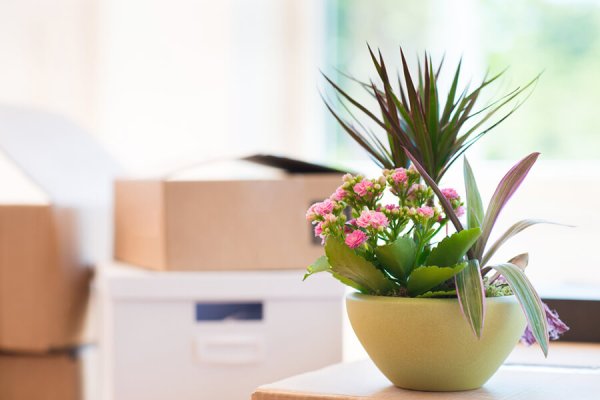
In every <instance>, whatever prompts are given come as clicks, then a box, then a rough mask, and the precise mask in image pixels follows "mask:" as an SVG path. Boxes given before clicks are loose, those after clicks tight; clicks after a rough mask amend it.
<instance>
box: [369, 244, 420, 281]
mask: <svg viewBox="0 0 600 400" xmlns="http://www.w3.org/2000/svg"><path fill="white" fill-rule="evenodd" d="M416 254H417V246H416V244H415V242H414V240H412V239H411V238H409V237H406V236H400V237H399V238H398V239H396V240H395V241H394V242H392V243H389V244H386V245H384V246H379V247H377V249H375V255H376V256H377V261H379V263H380V264H381V265H382V266H383V268H384V269H385V270H386V271H387V272H388V273H389V274H390V275H392V276H393V277H394V278H397V279H400V280H402V281H404V280H406V277H407V276H408V275H409V274H410V272H411V270H412V267H413V265H414V263H415V256H416Z"/></svg>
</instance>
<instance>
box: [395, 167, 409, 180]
mask: <svg viewBox="0 0 600 400" xmlns="http://www.w3.org/2000/svg"><path fill="white" fill-rule="evenodd" d="M392 180H393V181H394V182H395V183H404V182H406V181H407V180H408V176H407V175H406V170H405V169H404V168H396V169H395V170H394V172H393V173H392Z"/></svg>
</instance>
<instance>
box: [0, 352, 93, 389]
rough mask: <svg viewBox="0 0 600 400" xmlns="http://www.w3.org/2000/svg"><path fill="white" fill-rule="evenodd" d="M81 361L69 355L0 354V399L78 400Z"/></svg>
mask: <svg viewBox="0 0 600 400" xmlns="http://www.w3.org/2000/svg"><path fill="white" fill-rule="evenodd" d="M81 369H82V368H81V362H80V361H79V360H78V358H77V356H76V355H75V354H73V353H69V352H64V353H54V354H47V355H39V356H32V355H14V354H0V399H2V400H81V398H82V396H83V395H82V392H83V388H82V382H81V373H82V371H81Z"/></svg>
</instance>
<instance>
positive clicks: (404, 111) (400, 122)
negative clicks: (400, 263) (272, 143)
mask: <svg viewBox="0 0 600 400" xmlns="http://www.w3.org/2000/svg"><path fill="white" fill-rule="evenodd" d="M369 54H370V56H371V60H372V62H373V66H374V67H375V70H376V72H377V75H378V78H379V80H380V81H381V84H380V85H376V84H375V83H374V82H373V81H371V82H370V83H366V82H360V81H357V82H358V84H359V85H361V87H363V88H364V89H365V90H367V92H368V93H369V94H370V95H371V96H372V97H373V98H374V99H375V101H376V103H377V105H378V108H379V109H378V110H377V112H373V111H370V110H369V109H368V108H367V107H366V106H365V105H363V104H361V103H360V102H359V101H357V100H356V99H354V98H353V97H352V96H350V95H349V94H348V92H347V91H345V90H344V89H342V88H341V87H340V86H339V85H338V84H336V83H335V82H333V80H332V79H330V78H329V77H327V76H326V75H324V77H325V80H326V81H327V83H328V84H329V85H330V86H331V87H332V88H333V89H334V91H335V92H336V94H337V96H338V99H339V100H340V102H341V103H342V105H343V108H344V109H345V110H346V111H348V114H349V115H350V120H346V119H344V118H343V117H342V116H341V114H339V113H338V112H336V111H335V110H334V108H333V106H332V105H331V104H330V103H329V102H328V101H327V100H325V99H324V101H325V104H326V106H327V108H328V110H329V111H330V112H331V113H332V115H333V116H334V118H335V119H336V120H337V122H338V123H339V124H340V126H341V127H342V128H343V129H344V131H345V132H346V133H348V134H349V135H350V137H352V138H353V139H354V140H355V141H356V142H357V143H358V144H359V145H360V146H361V147H363V148H364V149H365V150H366V151H367V152H368V153H369V155H370V156H371V157H372V158H373V159H374V160H375V161H376V162H377V164H379V165H380V166H381V167H382V168H389V169H391V168H396V167H405V166H407V165H408V158H407V156H406V154H405V151H404V150H405V149H406V150H407V151H408V152H409V153H410V154H411V155H412V156H413V157H415V158H416V159H417V160H418V162H419V164H421V165H422V166H423V167H424V169H425V170H426V171H427V173H428V175H429V176H431V177H432V179H433V180H434V181H435V182H439V181H440V180H441V178H442V176H443V175H444V174H445V173H446V172H447V171H448V168H449V167H450V166H451V165H452V164H453V163H454V162H455V161H456V160H457V159H458V158H459V157H460V156H461V155H462V154H463V153H464V152H465V151H466V150H467V149H468V148H469V147H470V146H471V145H472V144H473V143H475V142H476V141H477V140H478V139H480V138H481V137H482V136H483V135H485V134H486V133H487V132H489V131H490V130H491V129H493V128H494V127H496V126H497V125H498V124H499V123H501V122H502V121H504V120H505V119H506V118H507V117H508V116H509V115H511V114H512V113H513V112H514V111H515V110H516V109H517V108H518V107H519V106H520V105H521V104H522V102H523V101H524V99H525V98H526V94H527V92H528V89H529V88H530V87H532V85H533V84H534V83H535V82H536V81H537V77H536V78H535V79H533V80H532V81H530V82H529V83H528V84H526V85H525V86H524V87H522V88H516V89H514V90H513V91H511V92H509V93H507V94H506V95H504V96H502V97H500V98H499V99H498V100H496V101H494V102H492V103H491V104H488V105H486V106H480V107H477V105H478V104H479V99H480V96H481V94H482V93H483V92H484V91H485V88H487V87H489V86H490V85H491V84H492V83H493V82H495V81H497V80H498V78H500V76H502V73H500V74H497V75H495V76H493V77H491V78H489V79H484V80H483V81H482V83H480V84H479V85H477V86H476V87H475V89H473V90H472V91H469V89H468V87H467V88H464V89H459V88H458V82H459V80H460V73H461V63H459V64H458V65H457V67H456V70H455V72H454V76H453V79H452V84H451V87H450V89H449V90H448V93H447V94H446V95H445V96H442V95H441V94H440V92H439V84H438V79H439V75H440V72H441V69H442V67H443V63H442V62H440V63H439V64H438V65H437V66H436V67H434V65H433V62H432V59H431V56H430V55H429V54H427V53H425V55H424V56H423V58H422V59H421V60H420V61H419V69H418V72H417V74H416V75H415V74H414V73H411V72H410V69H409V67H408V62H407V61H406V58H405V57H404V53H403V51H402V49H400V57H401V63H402V68H401V72H400V73H399V74H398V83H397V84H395V83H393V82H392V79H391V78H390V75H389V73H388V70H387V67H386V65H385V62H384V60H383V56H382V55H381V52H379V53H378V55H377V56H376V55H375V54H374V53H373V51H372V50H371V48H370V47H369ZM421 67H422V68H421ZM415 76H416V77H415ZM442 98H443V102H442ZM351 108H353V109H354V110H356V111H359V112H360V113H362V114H364V115H365V116H366V117H368V118H369V119H370V120H371V121H373V122H374V123H375V125H376V126H378V127H379V128H381V129H382V130H383V131H384V132H385V134H386V136H387V144H384V143H382V142H381V141H380V140H379V138H378V137H377V136H376V134H375V133H373V132H372V131H371V130H370V129H368V128H365V127H364V125H363V124H361V123H360V122H358V119H357V118H356V117H355V116H354V115H353V114H352V111H351ZM353 121H354V122H357V125H358V126H356V125H355V124H354V123H353ZM467 121H468V122H467Z"/></svg>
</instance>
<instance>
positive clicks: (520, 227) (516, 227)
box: [481, 219, 570, 266]
mask: <svg viewBox="0 0 600 400" xmlns="http://www.w3.org/2000/svg"><path fill="white" fill-rule="evenodd" d="M536 224H552V225H562V226H570V225H564V224H559V223H556V222H551V221H546V220H543V219H524V220H521V221H519V222H517V223H515V224H513V225H512V226H511V227H510V228H508V230H507V231H506V232H504V234H503V235H502V236H500V237H499V238H498V240H496V241H495V242H494V244H492V245H491V246H490V248H489V249H488V250H487V252H486V253H485V256H483V259H482V260H481V265H484V266H485V265H486V264H487V263H488V262H489V261H490V259H491V258H492V256H493V255H494V254H495V253H496V251H498V249H499V248H500V247H502V245H503V244H504V243H505V242H506V241H507V240H509V239H510V238H512V237H513V236H515V235H516V234H518V233H520V232H523V231H524V230H525V229H527V228H529V227H530V226H533V225H536Z"/></svg>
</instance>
